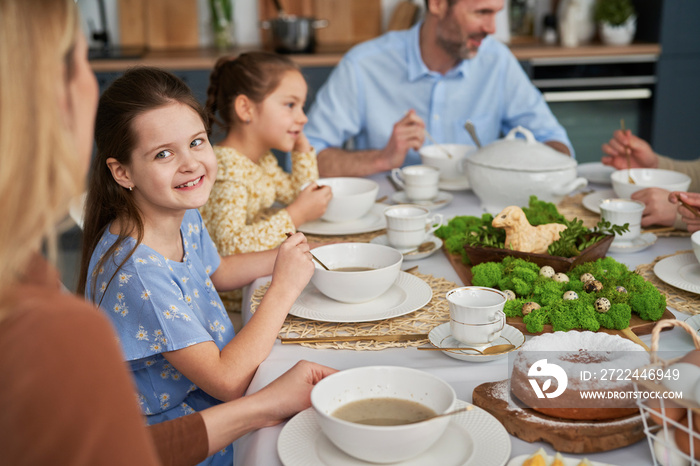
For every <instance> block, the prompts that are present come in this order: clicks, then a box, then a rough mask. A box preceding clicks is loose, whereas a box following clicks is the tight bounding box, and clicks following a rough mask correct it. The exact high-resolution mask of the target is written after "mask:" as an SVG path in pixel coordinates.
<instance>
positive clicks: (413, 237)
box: [384, 204, 442, 248]
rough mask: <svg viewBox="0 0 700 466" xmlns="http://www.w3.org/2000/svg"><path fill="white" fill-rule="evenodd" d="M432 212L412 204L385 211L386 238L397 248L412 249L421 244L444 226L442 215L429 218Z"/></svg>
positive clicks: (389, 208)
mask: <svg viewBox="0 0 700 466" xmlns="http://www.w3.org/2000/svg"><path fill="white" fill-rule="evenodd" d="M429 214H430V210H428V209H427V208H425V207H421V206H417V205H412V204H399V205H395V206H392V207H388V208H387V209H386V210H384V216H385V217H386V223H387V227H386V236H387V240H388V241H389V244H391V245H392V246H394V247H397V248H412V247H415V246H418V245H419V244H421V243H422V242H423V241H424V240H425V239H426V238H427V237H428V236H429V235H430V234H431V233H433V232H434V231H435V230H437V229H438V228H439V227H440V225H442V214H435V215H433V216H432V217H428V215H429Z"/></svg>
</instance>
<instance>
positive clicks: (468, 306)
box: [445, 286, 507, 345]
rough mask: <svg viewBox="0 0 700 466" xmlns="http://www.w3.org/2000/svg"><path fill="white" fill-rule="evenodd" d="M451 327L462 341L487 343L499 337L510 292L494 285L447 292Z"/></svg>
mask: <svg viewBox="0 0 700 466" xmlns="http://www.w3.org/2000/svg"><path fill="white" fill-rule="evenodd" d="M445 297H446V299H447V304H448V306H449V308H450V331H451V332H452V336H453V337H454V338H456V339H457V340H459V341H461V342H462V343H466V344H471V345H486V344H488V343H491V342H492V341H493V340H495V339H496V338H498V337H499V336H500V334H501V330H503V327H504V326H505V321H506V316H505V313H504V312H503V307H504V306H505V304H506V301H507V298H506V295H505V294H503V293H502V292H501V291H499V290H496V289H494V288H486V287H481V286H463V287H460V288H455V289H453V290H450V291H448V292H447V295H446V296H445Z"/></svg>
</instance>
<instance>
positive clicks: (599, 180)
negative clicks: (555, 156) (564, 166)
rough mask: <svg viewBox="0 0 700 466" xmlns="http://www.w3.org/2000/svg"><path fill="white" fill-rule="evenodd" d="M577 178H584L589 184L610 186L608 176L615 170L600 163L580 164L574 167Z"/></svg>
mask: <svg viewBox="0 0 700 466" xmlns="http://www.w3.org/2000/svg"><path fill="white" fill-rule="evenodd" d="M576 171H577V172H578V176H582V177H584V178H586V179H587V180H588V181H590V182H591V183H596V184H606V185H608V186H609V185H611V184H612V180H611V179H610V175H611V174H612V172H614V171H615V168H613V167H609V166H608V165H603V164H602V162H589V163H581V164H579V165H578V166H577V167H576Z"/></svg>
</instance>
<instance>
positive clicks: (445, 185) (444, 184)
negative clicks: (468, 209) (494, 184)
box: [438, 176, 471, 191]
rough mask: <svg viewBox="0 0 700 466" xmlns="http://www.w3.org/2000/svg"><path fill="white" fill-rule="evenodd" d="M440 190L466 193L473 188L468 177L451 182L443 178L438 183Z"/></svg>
mask: <svg viewBox="0 0 700 466" xmlns="http://www.w3.org/2000/svg"><path fill="white" fill-rule="evenodd" d="M438 188H440V189H442V190H443V191H464V190H466V189H469V188H471V186H470V185H469V179H467V177H466V176H462V177H459V178H454V179H451V180H443V179H442V178H441V179H440V181H438Z"/></svg>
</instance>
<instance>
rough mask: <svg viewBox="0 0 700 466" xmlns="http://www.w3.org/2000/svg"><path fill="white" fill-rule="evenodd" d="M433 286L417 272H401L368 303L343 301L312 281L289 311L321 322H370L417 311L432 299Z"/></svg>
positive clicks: (297, 315) (294, 314)
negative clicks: (319, 287)
mask: <svg viewBox="0 0 700 466" xmlns="http://www.w3.org/2000/svg"><path fill="white" fill-rule="evenodd" d="M432 298H433V290H432V288H430V285H428V284H427V283H425V282H424V281H423V280H421V279H420V278H418V277H416V276H415V275H411V274H410V273H406V272H399V277H398V278H397V279H396V281H395V282H394V284H393V285H391V288H389V291H387V292H386V293H384V294H383V295H381V296H380V297H378V298H375V299H373V300H371V301H367V302H365V303H356V304H351V303H341V302H340V301H336V300H334V299H331V298H329V297H328V296H326V295H324V294H323V293H321V292H320V291H318V289H316V287H315V286H314V285H313V284H312V283H310V282H309V284H308V285H306V288H304V290H303V291H302V292H301V294H300V295H299V297H298V298H297V300H296V301H295V302H294V304H292V308H291V309H290V310H289V314H291V315H293V316H296V317H303V318H305V319H312V320H319V321H322V322H371V321H374V320H382V319H391V318H392V317H398V316H402V315H404V314H409V313H411V312H413V311H416V310H418V309H420V308H422V307H423V306H425V305H426V304H428V303H429V302H430V300H431V299H432Z"/></svg>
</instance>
